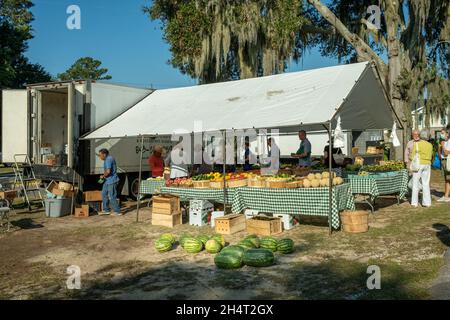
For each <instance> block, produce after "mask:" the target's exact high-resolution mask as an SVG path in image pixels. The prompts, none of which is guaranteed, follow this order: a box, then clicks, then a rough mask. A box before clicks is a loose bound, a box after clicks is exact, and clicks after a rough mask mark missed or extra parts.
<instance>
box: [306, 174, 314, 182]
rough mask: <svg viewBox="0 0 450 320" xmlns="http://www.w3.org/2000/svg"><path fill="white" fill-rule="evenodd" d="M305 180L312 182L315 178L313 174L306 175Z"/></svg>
mask: <svg viewBox="0 0 450 320" xmlns="http://www.w3.org/2000/svg"><path fill="white" fill-rule="evenodd" d="M307 178H308V180H309V181H313V180H314V179H315V178H316V176H315V175H314V173H310V174H308V177H307Z"/></svg>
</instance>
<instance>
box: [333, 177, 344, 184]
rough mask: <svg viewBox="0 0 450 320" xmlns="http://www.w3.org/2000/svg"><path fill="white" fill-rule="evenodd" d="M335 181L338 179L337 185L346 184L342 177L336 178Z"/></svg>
mask: <svg viewBox="0 0 450 320" xmlns="http://www.w3.org/2000/svg"><path fill="white" fill-rule="evenodd" d="M335 179H336V182H337V184H342V183H344V180H343V179H342V178H341V177H336V178H335Z"/></svg>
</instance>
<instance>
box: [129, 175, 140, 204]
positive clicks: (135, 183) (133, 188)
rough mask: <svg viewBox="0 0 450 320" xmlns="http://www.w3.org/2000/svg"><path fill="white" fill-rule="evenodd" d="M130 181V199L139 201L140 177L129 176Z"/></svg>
mask: <svg viewBox="0 0 450 320" xmlns="http://www.w3.org/2000/svg"><path fill="white" fill-rule="evenodd" d="M128 181H129V186H128V190H129V195H130V198H131V199H133V200H137V197H138V193H139V177H136V176H129V177H128Z"/></svg>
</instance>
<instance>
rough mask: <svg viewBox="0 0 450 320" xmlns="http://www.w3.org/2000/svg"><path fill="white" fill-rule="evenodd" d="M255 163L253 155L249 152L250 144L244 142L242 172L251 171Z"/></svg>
mask: <svg viewBox="0 0 450 320" xmlns="http://www.w3.org/2000/svg"><path fill="white" fill-rule="evenodd" d="M254 163H255V159H254V155H253V153H252V152H251V151H250V143H249V142H248V141H246V142H245V147H244V166H243V169H244V171H250V170H252V169H253V164H254Z"/></svg>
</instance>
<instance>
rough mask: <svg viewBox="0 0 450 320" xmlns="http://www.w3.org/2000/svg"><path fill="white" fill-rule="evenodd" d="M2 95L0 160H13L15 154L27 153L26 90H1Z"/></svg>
mask: <svg viewBox="0 0 450 320" xmlns="http://www.w3.org/2000/svg"><path fill="white" fill-rule="evenodd" d="M2 95H3V102H2V104H3V107H2V140H3V144H2V158H1V160H0V161H1V162H14V155H15V154H26V153H28V139H27V132H28V128H27V127H28V114H27V90H3V91H2ZM21 159H22V158H21Z"/></svg>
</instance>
